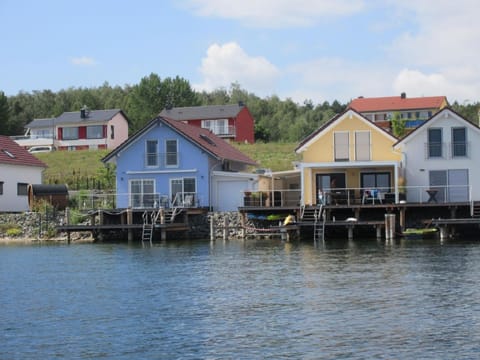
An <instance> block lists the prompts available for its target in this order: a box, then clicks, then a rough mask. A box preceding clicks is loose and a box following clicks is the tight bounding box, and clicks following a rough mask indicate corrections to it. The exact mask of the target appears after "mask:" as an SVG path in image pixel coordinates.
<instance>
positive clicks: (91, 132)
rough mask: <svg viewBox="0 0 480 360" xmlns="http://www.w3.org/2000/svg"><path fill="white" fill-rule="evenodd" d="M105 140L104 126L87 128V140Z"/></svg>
mask: <svg viewBox="0 0 480 360" xmlns="http://www.w3.org/2000/svg"><path fill="white" fill-rule="evenodd" d="M102 138H103V126H102V125H95V126H87V139H102Z"/></svg>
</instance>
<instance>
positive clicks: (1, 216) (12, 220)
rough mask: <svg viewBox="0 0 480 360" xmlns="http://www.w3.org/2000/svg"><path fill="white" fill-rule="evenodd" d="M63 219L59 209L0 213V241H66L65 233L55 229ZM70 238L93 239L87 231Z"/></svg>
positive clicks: (62, 213)
mask: <svg viewBox="0 0 480 360" xmlns="http://www.w3.org/2000/svg"><path fill="white" fill-rule="evenodd" d="M64 219H65V213H64V212H60V211H57V212H55V213H51V214H46V215H45V214H43V213H39V212H24V213H0V241H2V242H36V241H58V242H62V241H66V240H67V237H66V235H64V234H57V231H56V227H57V226H59V225H61V224H63V222H64ZM71 240H72V241H93V239H92V238H91V236H90V234H89V233H78V234H73V237H72V238H71Z"/></svg>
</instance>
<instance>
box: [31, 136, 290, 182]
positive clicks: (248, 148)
mask: <svg viewBox="0 0 480 360" xmlns="http://www.w3.org/2000/svg"><path fill="white" fill-rule="evenodd" d="M234 146H235V147H236V148H237V149H239V150H240V151H242V152H243V153H245V154H247V155H248V156H249V157H251V158H252V159H253V160H255V161H256V162H257V163H258V164H259V165H258V166H259V167H261V168H268V169H272V171H281V170H291V169H293V165H292V162H293V161H295V160H298V156H297V155H296V154H295V151H294V150H295V146H296V144H295V143H267V144H264V143H258V144H234ZM107 153H108V151H106V150H97V151H55V152H52V153H37V154H35V156H37V157H38V158H39V159H40V160H42V161H43V162H45V163H46V164H47V165H48V168H47V170H45V172H44V182H45V183H47V184H67V185H68V187H69V189H71V190H77V189H96V188H98V189H108V188H111V189H113V187H114V186H115V185H114V181H113V180H114V174H112V172H111V171H110V172H109V171H108V170H107V169H106V167H105V166H104V165H103V163H102V162H101V159H102V158H103V157H104V156H105V155H106V154H107Z"/></svg>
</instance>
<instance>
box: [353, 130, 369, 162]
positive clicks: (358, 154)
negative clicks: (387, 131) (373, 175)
mask: <svg viewBox="0 0 480 360" xmlns="http://www.w3.org/2000/svg"><path fill="white" fill-rule="evenodd" d="M355 160H357V161H368V160H370V132H369V131H355Z"/></svg>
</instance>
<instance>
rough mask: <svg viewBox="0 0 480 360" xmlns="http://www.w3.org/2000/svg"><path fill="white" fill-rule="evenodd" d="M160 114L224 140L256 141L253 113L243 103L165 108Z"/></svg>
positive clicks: (251, 142)
mask: <svg viewBox="0 0 480 360" xmlns="http://www.w3.org/2000/svg"><path fill="white" fill-rule="evenodd" d="M160 116H162V117H164V118H168V119H172V120H177V121H182V122H185V123H187V124H190V125H193V126H197V127H201V128H204V129H208V130H210V131H211V132H212V133H214V134H215V135H217V136H218V137H220V138H222V139H224V140H232V141H236V142H247V143H250V144H253V143H254V142H255V131H254V125H255V122H254V120H253V117H252V114H251V113H250V110H248V108H247V107H246V106H245V105H244V104H243V103H241V102H240V103H239V104H234V105H209V106H190V107H177V108H171V109H164V110H162V112H161V113H160Z"/></svg>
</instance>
